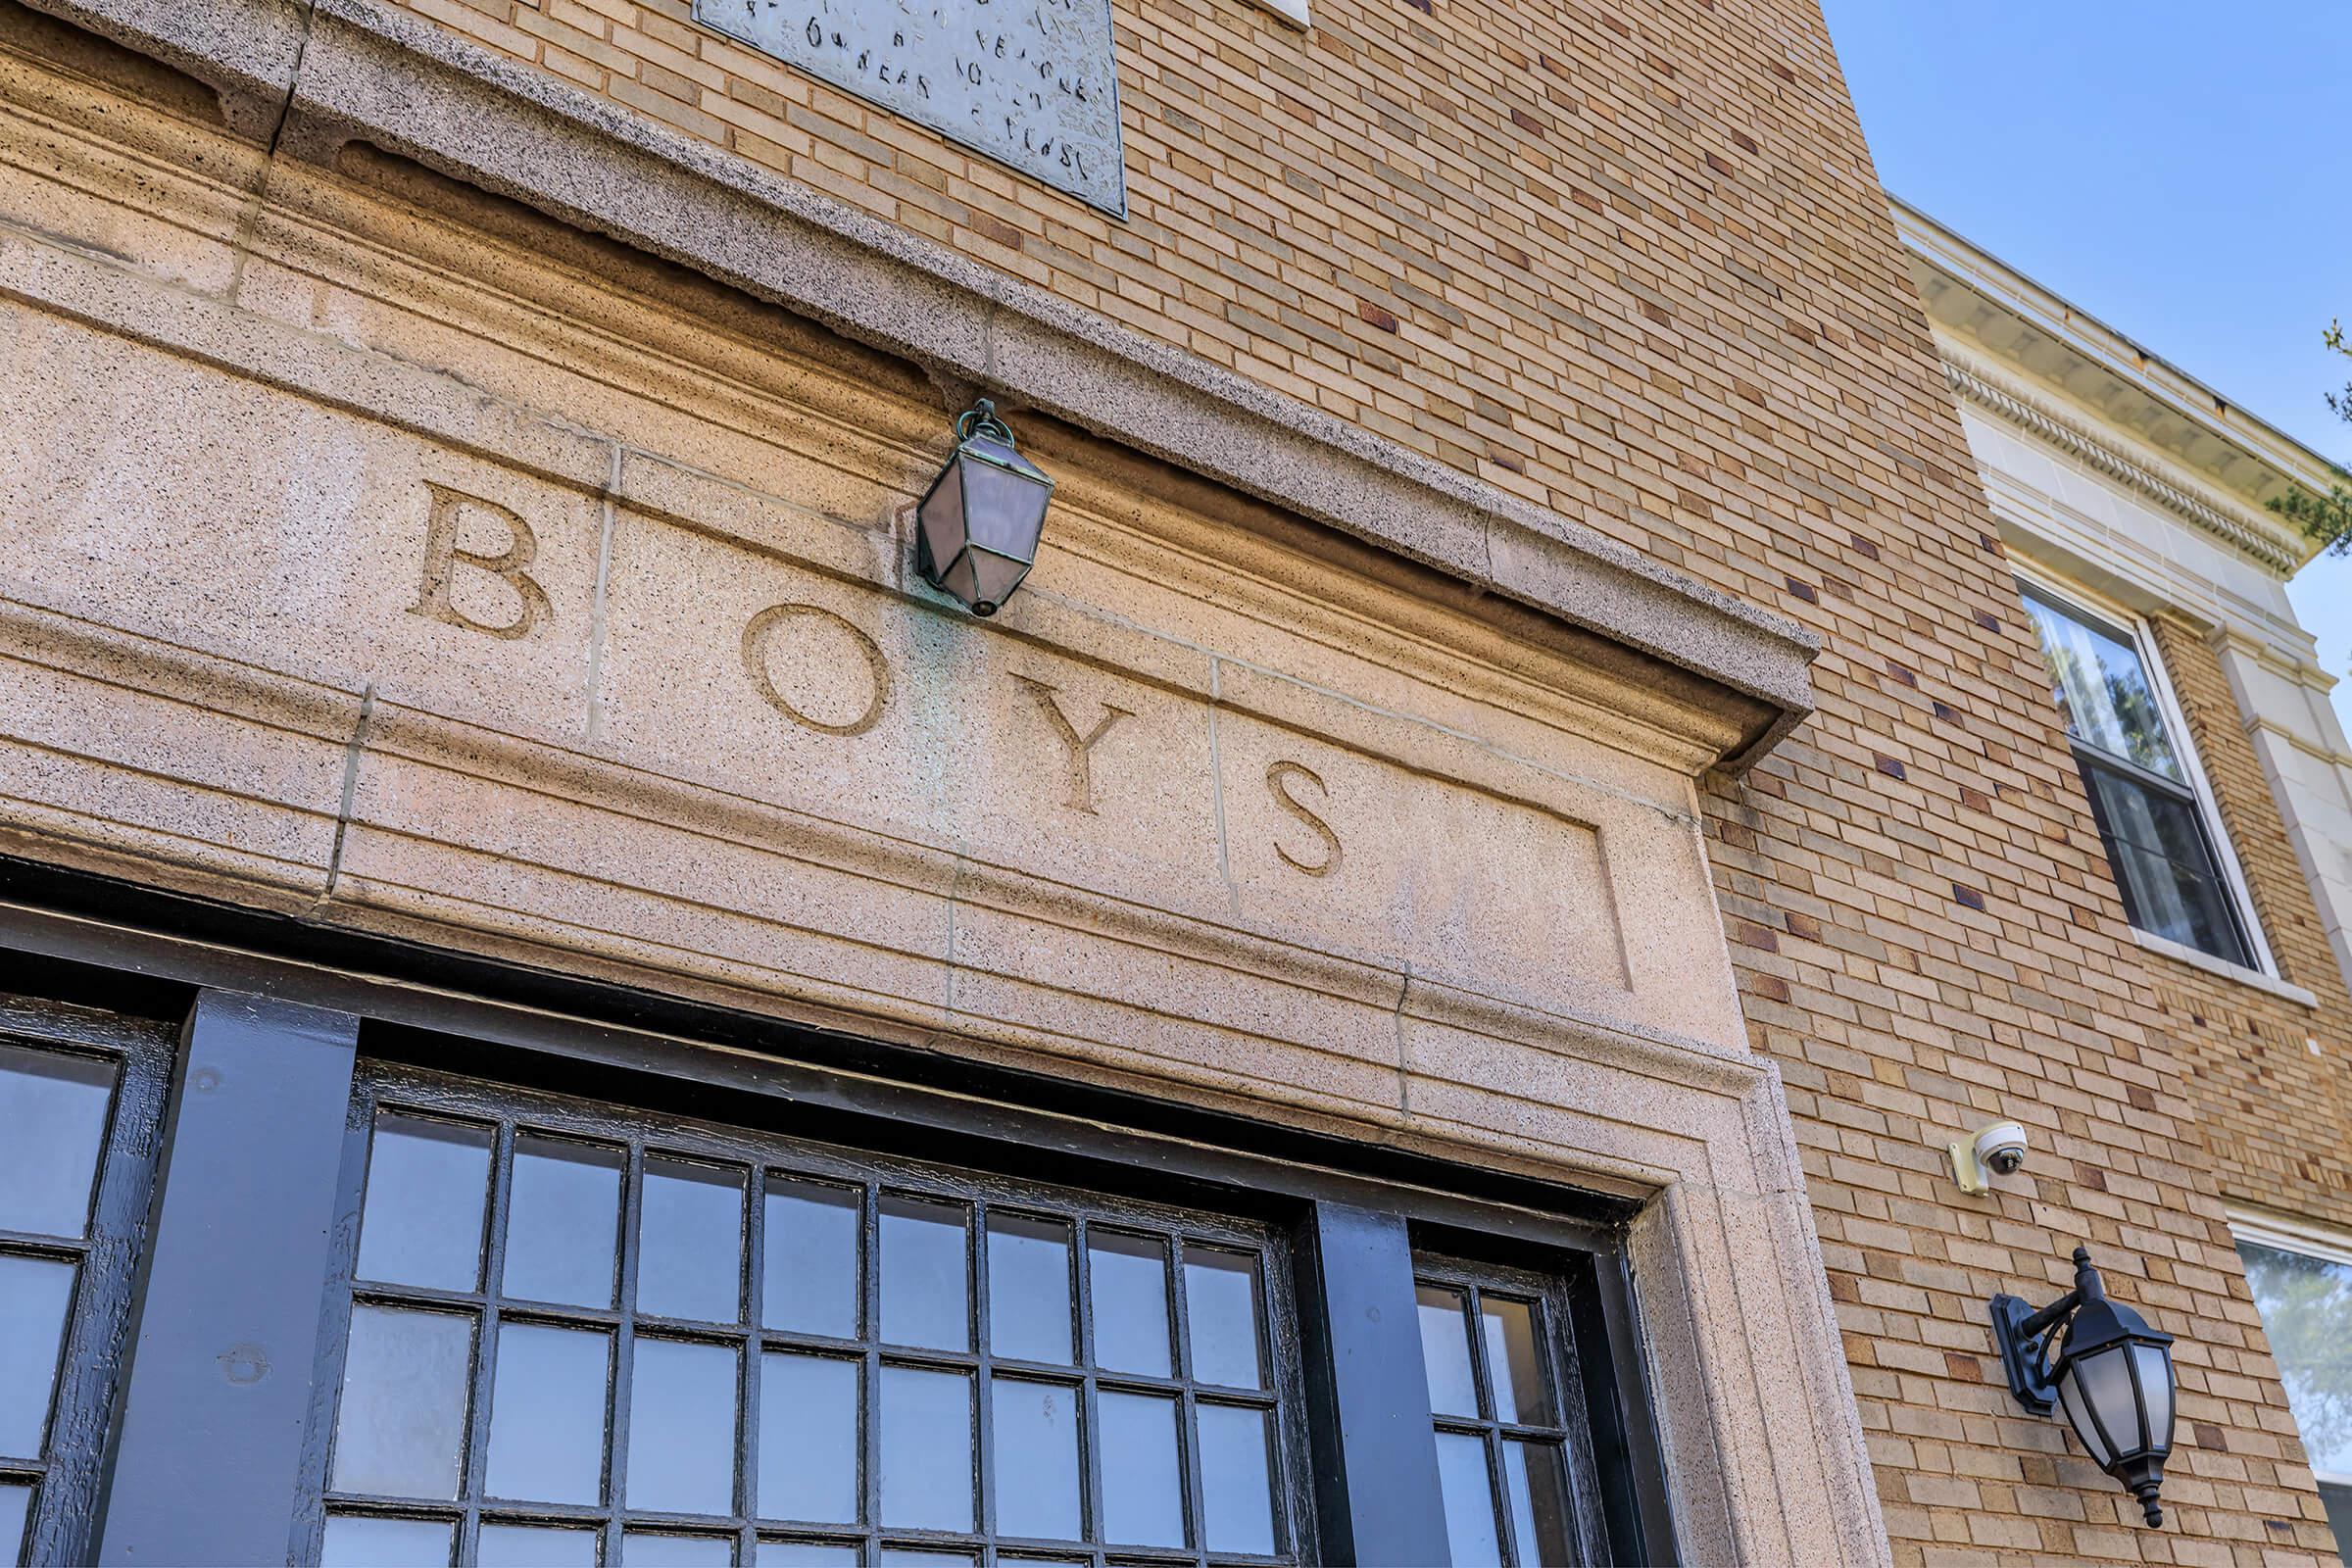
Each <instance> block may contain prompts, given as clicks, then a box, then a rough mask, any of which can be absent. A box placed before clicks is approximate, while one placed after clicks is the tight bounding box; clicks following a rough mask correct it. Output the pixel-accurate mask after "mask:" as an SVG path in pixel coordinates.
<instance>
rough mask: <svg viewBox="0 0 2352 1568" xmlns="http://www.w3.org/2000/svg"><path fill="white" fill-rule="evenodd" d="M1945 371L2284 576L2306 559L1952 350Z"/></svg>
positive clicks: (1981, 399)
mask: <svg viewBox="0 0 2352 1568" xmlns="http://www.w3.org/2000/svg"><path fill="white" fill-rule="evenodd" d="M1943 374H1944V379H1945V381H1947V382H1948V383H1949V384H1950V386H1951V389H1952V390H1953V391H1954V392H1956V393H1958V394H1959V395H1960V396H1961V397H1963V398H1965V399H1967V400H1968V401H1969V402H1970V403H1973V404H1975V405H1976V406H1977V407H1979V408H1981V409H1984V410H1985V412H1987V413H1989V414H1994V415H1997V416H1999V417H2001V418H2003V419H2006V420H2007V421H2009V422H2010V423H2011V424H2014V425H2016V426H2017V427H2018V428H2020V429H2022V430H2024V431H2026V432H2027V433H2028V434H2030V435H2033V436H2035V437H2037V438H2039V439H2040V440H2042V441H2045V442H2047V443H2048V444H2050V445H2051V446H2054V447H2056V448H2058V449H2059V450H2060V451H2062V452H2064V453H2066V454H2067V455H2068V456H2070V457H2073V458H2075V459H2076V460H2077V461H2079V462H2082V463H2083V464H2086V465H2088V466H2090V467H2092V468H2095V469H2096V470H2098V471H2099V472H2100V473H2103V474H2105V475H2106V476H2107V477H2108V478H2110V479H2114V480H2116V481H2117V482H2119V483H2121V484H2124V485H2128V486H2130V487H2131V489H2133V490H2135V491H2137V492H2138V493H2139V494H2141V495H2143V496H2145V497H2147V498H2148V499H2149V500H2151V501H2153V502H2155V503H2156V504H2157V505H2159V506H2161V507H2163V508H2164V509H2165V510H2167V511H2168V512H2172V513H2174V514H2176V515H2179V516H2181V517H2184V518H2186V519H2187V520H2188V521H2190V522H2192V523H2194V524H2196V525H2197V526H2198V527H2199V528H2201V529H2203V530H2204V531H2205V532H2207V533H2209V534H2211V535H2212V536H2213V537H2214V538H2216V539H2219V540H2220V541H2222V543H2224V544H2226V545H2228V546H2229V548H2230V549H2232V550H2234V551H2236V552H2237V553H2238V554H2240V555H2242V556H2244V557H2246V558H2247V559H2248V560H2250V561H2253V562H2255V563H2256V564H2259V565H2261V566H2262V567H2263V568H2264V569H2265V570H2267V571H2270V572H2272V573H2274V574H2276V575H2277V576H2278V577H2280V578H2285V577H2289V576H2292V575H2293V574H2294V571H2295V569H2296V568H2297V567H2298V566H2300V565H2301V564H2302V560H2301V557H2300V556H2299V555H2298V554H2297V553H2296V552H2294V551H2293V550H2290V549H2289V548H2287V547H2286V546H2284V545H2281V544H2280V543H2279V542H2278V540H2277V539H2276V538H2274V537H2273V536H2272V534H2271V530H2269V529H2268V528H2266V527H2264V526H2262V525H2261V524H2259V523H2257V522H2255V521H2253V520H2251V519H2250V518H2247V517H2245V516H2243V515H2238V509H2236V508H2234V507H2232V506H2231V505H2230V504H2229V502H2227V501H2225V500H2223V499H2222V498H2220V497H2219V496H2215V495H2213V494H2211V493H2210V492H2204V491H2198V490H2193V489H2191V488H2189V487H2188V486H2185V485H2181V484H2178V483H2175V482H2174V481H2173V480H2171V479H2168V478H2166V477H2165V476H2164V475H2163V474H2161V473H2159V472H2157V471H2156V470H2155V469H2154V468H2152V467H2150V466H2147V465H2146V464H2143V463H2139V462H2137V461H2135V460H2133V459H2132V458H2131V457H2129V456H2127V455H2126V454H2125V453H2124V452H2122V451H2121V450H2119V449H2118V448H2116V447H2114V446H2111V445H2109V444H2108V443H2107V442H2105V441H2102V440H2100V439H2099V438H2098V437H2097V436H2096V435H2094V434H2092V433H2091V432H2090V431H2089V430H2088V429H2086V428H2084V427H2083V425H2082V423H2081V422H2078V421H2077V420H2075V419H2072V418H2069V417H2067V416H2065V415H2063V414H2060V413H2058V412H2056V411H2055V410H2053V409H2051V408H2049V407H2048V406H2047V405H2045V404H2043V403H2041V402H2040V401H2038V400H2037V399H2035V398H2034V397H2033V396H2032V395H2031V394H2029V393H2027V392H2025V391H2023V390H2021V389H2019V388H2017V387H2015V386H2012V385H2010V384H2008V383H2007V382H2006V381H2004V380H2002V379H2001V378H2000V377H1998V376H1996V375H1994V374H1993V373H1992V372H1991V371H1989V370H1986V369H1984V368H1981V367H1978V366H1974V365H1971V364H1969V363H1968V362H1967V361H1966V360H1965V359H1964V358H1962V357H1960V356H1958V355H1956V354H1953V353H1952V352H1950V351H1949V350H1948V349H1947V350H1946V351H1945V353H1944V358H1943Z"/></svg>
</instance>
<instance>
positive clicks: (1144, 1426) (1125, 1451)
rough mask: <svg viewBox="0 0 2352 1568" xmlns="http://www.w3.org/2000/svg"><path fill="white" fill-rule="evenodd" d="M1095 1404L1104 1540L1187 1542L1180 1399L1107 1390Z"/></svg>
mask: <svg viewBox="0 0 2352 1568" xmlns="http://www.w3.org/2000/svg"><path fill="white" fill-rule="evenodd" d="M1095 1409H1096V1412H1097V1414H1098V1416H1099V1417H1100V1421H1101V1427H1102V1430H1101V1431H1100V1432H1098V1433H1097V1434H1096V1441H1097V1443H1098V1444H1099V1445H1100V1446H1101V1448H1102V1455H1103V1539H1104V1540H1106V1541H1109V1542H1111V1543H1113V1544H1118V1545H1122V1546H1181V1545H1183V1544H1185V1542H1184V1471H1183V1469H1182V1468H1181V1467H1180V1466H1179V1464H1178V1462H1177V1457H1176V1401H1175V1400H1173V1399H1162V1398H1159V1397H1155V1396H1152V1395H1145V1394H1111V1393H1107V1392H1105V1393H1103V1394H1102V1395H1100V1396H1098V1397H1097V1398H1096V1401H1095Z"/></svg>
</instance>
